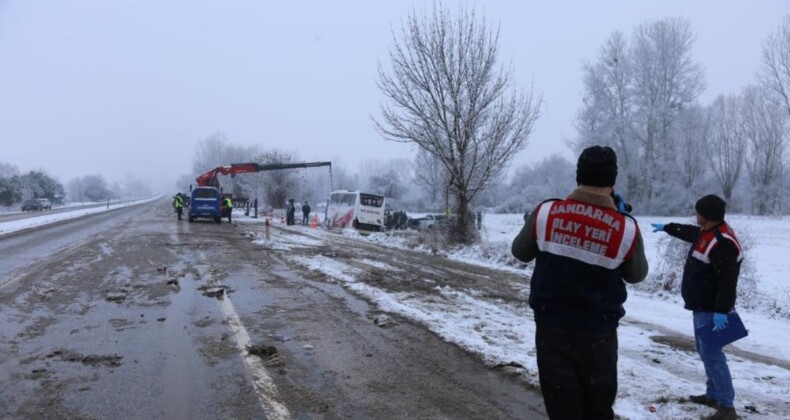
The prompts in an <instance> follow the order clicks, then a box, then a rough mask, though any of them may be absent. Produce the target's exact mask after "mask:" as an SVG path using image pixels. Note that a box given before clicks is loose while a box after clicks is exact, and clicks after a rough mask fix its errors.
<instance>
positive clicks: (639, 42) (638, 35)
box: [629, 18, 705, 211]
mask: <svg viewBox="0 0 790 420" xmlns="http://www.w3.org/2000/svg"><path fill="white" fill-rule="evenodd" d="M693 46H694V35H693V33H692V31H691V25H690V24H689V22H688V20H685V19H679V18H668V19H662V20H658V21H652V22H647V23H644V24H641V25H639V26H637V27H636V29H635V30H634V34H633V37H632V40H631V46H630V52H629V55H630V58H631V65H632V68H633V75H634V76H633V77H634V79H633V86H634V88H633V99H634V106H635V127H636V130H635V132H636V137H637V141H638V142H639V146H640V149H641V151H642V159H641V160H642V165H641V166H642V168H641V169H642V172H641V180H640V181H639V184H640V188H639V189H637V190H635V191H633V192H634V193H635V196H634V197H633V199H638V200H639V201H640V202H642V203H644V204H646V210H648V211H656V210H658V209H660V208H661V207H663V206H664V202H665V200H666V199H667V198H668V196H670V195H671V194H672V188H671V186H672V185H673V184H675V182H676V181H677V180H676V179H675V177H674V175H676V174H677V172H678V164H677V158H678V156H679V153H678V152H679V150H678V147H677V144H676V142H675V139H674V138H673V137H672V132H673V128H672V126H673V124H674V123H675V122H676V121H677V118H678V115H679V114H680V112H681V111H682V110H683V109H685V108H686V107H688V106H689V105H691V104H692V103H694V102H695V101H696V99H697V97H698V96H699V95H700V93H702V91H703V89H704V88H705V82H704V72H703V70H702V66H701V65H700V64H699V63H697V62H696V61H694V59H693V57H692V48H693ZM668 185H669V186H670V188H666V186H668ZM662 187H664V188H662Z"/></svg>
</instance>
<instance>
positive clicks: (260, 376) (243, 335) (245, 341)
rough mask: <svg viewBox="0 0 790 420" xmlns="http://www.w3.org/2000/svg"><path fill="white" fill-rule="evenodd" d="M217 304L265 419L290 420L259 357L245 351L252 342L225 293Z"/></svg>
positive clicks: (203, 260)
mask: <svg viewBox="0 0 790 420" xmlns="http://www.w3.org/2000/svg"><path fill="white" fill-rule="evenodd" d="M198 254H199V258H200V261H201V262H202V263H203V264H204V265H205V266H206V267H208V258H206V254H205V253H203V252H199V253H198ZM206 271H208V270H206ZM218 302H219V307H220V309H221V310H222V314H223V315H224V316H225V319H226V320H227V321H228V325H229V326H230V329H231V331H232V332H233V340H234V342H235V343H236V347H237V348H238V349H239V351H240V352H241V354H243V355H244V356H243V360H244V364H245V366H246V367H247V372H248V373H249V374H250V377H251V379H252V383H253V385H254V386H255V390H256V391H257V392H256V394H257V395H258V401H259V402H260V403H261V408H263V411H264V412H265V413H266V418H267V419H275V420H288V419H290V418H291V413H290V412H289V411H288V408H286V407H285V406H284V405H283V404H282V403H280V401H279V399H280V393H279V391H278V390H277V385H275V384H274V381H273V380H272V377H271V376H269V373H268V372H267V371H266V367H265V366H264V365H263V362H262V361H261V359H260V357H258V356H254V355H251V354H249V352H248V351H247V347H248V346H250V345H251V344H252V340H250V335H249V333H247V330H246V329H245V328H244V325H243V324H242V323H241V319H240V318H239V314H238V313H237V312H236V308H234V307H233V303H232V302H231V301H230V297H229V296H228V294H227V293H225V294H224V297H223V299H222V300H219V301H218Z"/></svg>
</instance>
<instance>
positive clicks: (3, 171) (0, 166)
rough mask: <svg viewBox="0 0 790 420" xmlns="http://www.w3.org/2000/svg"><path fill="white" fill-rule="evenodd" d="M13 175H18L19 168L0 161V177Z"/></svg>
mask: <svg viewBox="0 0 790 420" xmlns="http://www.w3.org/2000/svg"><path fill="white" fill-rule="evenodd" d="M14 175H19V168H17V167H16V165H12V164H10V163H5V162H0V178H11V177H12V176H14Z"/></svg>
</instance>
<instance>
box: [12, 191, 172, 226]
mask: <svg viewBox="0 0 790 420" xmlns="http://www.w3.org/2000/svg"><path fill="white" fill-rule="evenodd" d="M158 198H159V197H153V198H149V199H146V200H137V201H130V202H125V203H119V204H110V206H109V208H107V207H106V206H100V207H92V208H89V209H80V210H74V211H67V212H62V213H54V214H42V215H41V216H34V217H27V218H24V219H19V220H12V221H9V222H0V235H5V234H9V233H13V232H18V231H20V230H25V229H30V228H33V227H39V226H44V225H48V224H52V223H57V222H60V221H63V220H69V219H74V218H77V217H82V216H86V215H89V214H96V213H102V212H106V211H109V210H114V209H119V208H123V207H129V206H133V205H135V204H141V203H146V202H149V201H153V200H156V199H158Z"/></svg>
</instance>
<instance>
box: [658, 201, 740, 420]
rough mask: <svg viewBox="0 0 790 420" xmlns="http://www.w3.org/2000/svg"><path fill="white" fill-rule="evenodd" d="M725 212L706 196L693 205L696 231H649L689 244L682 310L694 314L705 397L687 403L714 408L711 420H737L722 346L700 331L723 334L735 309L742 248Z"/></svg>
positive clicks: (677, 227)
mask: <svg viewBox="0 0 790 420" xmlns="http://www.w3.org/2000/svg"><path fill="white" fill-rule="evenodd" d="M725 208H726V203H725V202H724V200H722V199H721V198H720V197H718V196H716V195H713V194H711V195H706V196H704V197H702V198H700V199H699V201H697V203H696V205H695V206H694V209H695V210H696V216H697V224H698V225H699V226H693V225H682V224H678V223H669V224H666V225H663V224H660V223H653V224H652V226H653V232H666V233H668V234H670V235H672V236H674V237H676V238H679V239H682V240H684V241H686V242H691V249H690V250H689V253H688V257H687V258H686V265H685V267H684V269H683V282H682V283H681V286H680V289H681V295H682V296H683V302H684V307H685V308H686V309H688V310H690V311H692V312H693V316H694V336H695V340H696V344H697V353H699V356H700V359H702V364H703V365H704V366H705V375H706V376H707V378H708V381H707V389H706V391H705V393H704V394H701V395H692V396H691V397H689V398H690V399H691V401H693V402H695V403H697V404H703V405H707V406H710V407H714V408H716V409H717V411H716V413H715V414H714V415H713V416H712V417H710V418H711V419H716V420H730V419H732V420H734V419H736V418H738V416H737V414H736V413H735V408H734V405H733V402H734V400H735V390H734V389H733V387H732V377H731V376H730V369H729V367H728V366H727V358H726V357H725V356H724V351H723V349H722V346H721V345H717V344H714V343H711V342H710V338H709V337H710V335H705V334H704V331H703V329H705V328H711V329H713V330H714V331H720V330H724V329H726V328H727V323H728V317H727V314H728V313H730V312H731V311H733V310H734V308H735V292H736V285H737V284H738V275H739V274H740V267H741V261H742V260H743V248H741V244H740V242H738V238H737V237H736V236H735V232H734V231H733V230H732V228H731V227H730V226H729V225H728V224H727V222H725V221H724V212H725ZM701 333H702V334H701ZM706 337H708V338H706Z"/></svg>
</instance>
